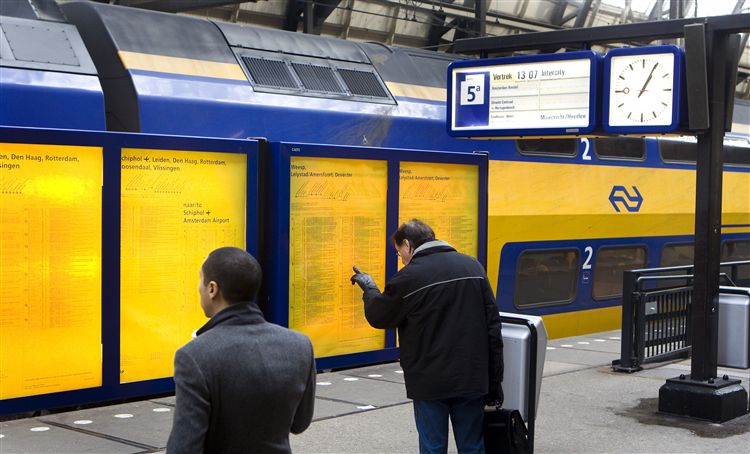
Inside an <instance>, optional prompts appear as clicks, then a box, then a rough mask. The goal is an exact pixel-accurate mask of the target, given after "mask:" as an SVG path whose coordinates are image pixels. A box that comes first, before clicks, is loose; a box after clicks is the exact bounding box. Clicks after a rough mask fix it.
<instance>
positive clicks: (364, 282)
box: [351, 266, 378, 291]
mask: <svg viewBox="0 0 750 454" xmlns="http://www.w3.org/2000/svg"><path fill="white" fill-rule="evenodd" d="M353 269H354V276H352V277H351V281H352V285H354V284H357V285H359V287H360V288H361V289H362V291H367V289H368V288H373V289H376V290H377V288H378V286H377V285H376V284H375V281H374V280H373V279H372V276H370V275H369V274H367V273H363V272H362V271H360V270H359V268H357V267H356V266H355V267H353Z"/></svg>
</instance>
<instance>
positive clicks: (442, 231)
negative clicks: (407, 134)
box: [398, 162, 479, 266]
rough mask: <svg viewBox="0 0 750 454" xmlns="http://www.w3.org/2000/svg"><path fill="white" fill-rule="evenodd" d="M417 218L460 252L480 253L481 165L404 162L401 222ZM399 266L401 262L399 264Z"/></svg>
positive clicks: (401, 181)
mask: <svg viewBox="0 0 750 454" xmlns="http://www.w3.org/2000/svg"><path fill="white" fill-rule="evenodd" d="M413 218H417V219H420V220H422V221H424V222H426V223H427V224H428V225H429V226H430V227H432V229H433V230H434V231H435V237H436V238H437V239H439V240H443V241H446V242H447V243H449V244H450V245H451V246H453V247H455V248H456V250H457V251H458V252H461V253H463V254H468V255H471V256H472V257H476V256H477V252H478V241H479V232H478V225H479V167H478V166H477V165H471V164H444V163H436V162H401V163H400V169H399V211H398V223H399V225H401V224H402V223H404V222H406V221H408V220H410V219H413ZM399 266H401V265H400V264H399Z"/></svg>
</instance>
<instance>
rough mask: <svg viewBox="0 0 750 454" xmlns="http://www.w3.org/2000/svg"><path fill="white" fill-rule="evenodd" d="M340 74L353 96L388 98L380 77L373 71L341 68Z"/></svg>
mask: <svg viewBox="0 0 750 454" xmlns="http://www.w3.org/2000/svg"><path fill="white" fill-rule="evenodd" d="M339 74H340V75H341V78H342V79H344V83H345V84H346V87H347V88H348V89H349V91H350V92H351V93H352V94H353V95H357V96H372V97H374V98H388V93H386V91H385V89H384V88H383V85H382V84H381V83H380V80H378V77H377V76H376V75H375V74H374V73H372V72H371V71H359V70H356V69H344V68H339Z"/></svg>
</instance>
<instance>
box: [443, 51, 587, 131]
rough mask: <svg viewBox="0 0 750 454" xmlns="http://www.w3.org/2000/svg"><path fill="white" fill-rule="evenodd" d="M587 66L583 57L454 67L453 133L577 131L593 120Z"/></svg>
mask: <svg viewBox="0 0 750 454" xmlns="http://www.w3.org/2000/svg"><path fill="white" fill-rule="evenodd" d="M591 67H592V63H591V60H590V59H588V58H581V59H574V60H559V61H547V62H529V63H517V64H503V65H498V66H485V67H480V68H477V67H474V68H466V69H461V68H457V69H455V72H454V78H453V82H454V87H453V88H454V93H455V95H457V96H456V97H457V98H458V99H456V100H455V101H457V102H454V103H453V112H452V113H453V115H452V118H453V124H452V125H451V126H452V129H453V130H462V129H472V130H476V129H485V130H525V129H530V128H534V129H536V128H540V129H544V128H565V129H571V131H570V132H579V131H580V130H581V129H583V128H586V127H588V126H589V125H590V124H591V120H592V119H591V112H590V107H591V99H590V96H591V90H590V84H591Z"/></svg>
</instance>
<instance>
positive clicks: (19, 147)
mask: <svg viewBox="0 0 750 454" xmlns="http://www.w3.org/2000/svg"><path fill="white" fill-rule="evenodd" d="M101 219H102V149H101V148H98V147H75V146H58V145H28V144H10V143H0V399H10V398H14V397H25V396H33V395H38V394H46V393H52V392H60V391H69V390H74V389H82V388H91V387H96V386H101V384H102V345H101V344H102V340H101V304H102V299H101V269H102V265H101V262H102V246H101V244H102V220H101Z"/></svg>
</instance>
